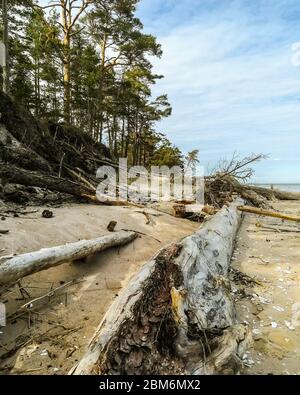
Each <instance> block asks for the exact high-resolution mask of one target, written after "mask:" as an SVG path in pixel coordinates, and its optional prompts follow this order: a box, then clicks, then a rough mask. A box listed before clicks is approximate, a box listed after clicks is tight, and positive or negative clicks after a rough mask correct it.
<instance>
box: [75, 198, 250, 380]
mask: <svg viewBox="0 0 300 395" xmlns="http://www.w3.org/2000/svg"><path fill="white" fill-rule="evenodd" d="M241 203H242V201H241V200H239V201H237V202H235V203H233V204H232V205H231V206H230V207H224V208H223V209H222V210H221V211H220V212H219V213H218V214H216V215H215V216H213V217H211V219H210V220H209V221H207V222H206V223H205V225H203V227H202V228H200V229H199V230H198V231H197V232H196V233H195V234H193V235H192V236H189V237H187V238H185V239H184V240H182V241H181V242H178V243H175V244H171V245H169V246H168V247H166V248H164V249H162V250H161V251H160V252H159V253H158V254H157V255H156V256H155V257H154V258H153V259H151V260H150V261H149V262H147V263H146V264H145V265H144V266H143V267H142V269H141V270H140V272H139V273H138V274H137V275H136V277H135V278H134V279H133V280H132V281H131V283H130V284H129V286H128V287H127V288H126V289H125V290H123V291H122V293H121V294H120V295H119V297H118V298H117V299H116V300H115V301H114V303H113V304H112V306H111V307H110V309H109V310H108V312H107V313H106V315H105V317H104V318H103V320H102V322H101V324H100V326H99V327H98V329H97V331H96V333H95V335H94V337H93V339H92V340H91V342H90V344H89V347H88V351H87V353H86V355H85V356H84V357H83V358H82V360H81V361H80V362H79V364H78V365H77V366H76V367H74V369H73V370H72V371H71V372H70V373H71V374H77V375H82V374H135V375H136V374H168V373H169V374H184V373H187V374H200V373H204V374H226V373H234V372H236V371H237V369H238V368H239V366H240V365H241V357H242V355H243V354H244V351H245V349H246V348H247V347H248V345H249V331H248V329H247V327H245V326H244V325H239V324H237V322H236V318H235V310H234V304H233V300H232V293H231V289H230V281H229V278H228V273H229V265H230V261H231V255H232V251H233V246H234V240H235V236H236V232H237V230H238V227H239V224H240V219H241V216H242V214H241V213H239V212H238V210H237V207H238V205H240V204H241Z"/></svg>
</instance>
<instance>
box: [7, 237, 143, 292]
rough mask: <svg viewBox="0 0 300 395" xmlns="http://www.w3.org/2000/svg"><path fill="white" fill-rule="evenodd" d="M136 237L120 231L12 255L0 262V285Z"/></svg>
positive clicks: (121, 243) (127, 241)
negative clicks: (96, 237) (92, 238)
mask: <svg viewBox="0 0 300 395" xmlns="http://www.w3.org/2000/svg"><path fill="white" fill-rule="evenodd" d="M136 237H137V233H135V232H126V231H120V232H115V233H110V234H109V235H105V236H102V237H99V238H98V239H94V240H82V241H78V242H76V243H70V244H66V245H63V246H59V247H52V248H45V249H42V250H40V251H35V252H31V253H27V254H23V255H19V256H16V257H12V258H11V259H8V260H7V261H5V262H3V263H1V264H0V286H1V285H3V284H8V283H11V282H14V281H16V280H18V279H20V278H22V277H25V276H29V275H30V274H33V273H36V272H39V271H42V270H46V269H49V268H50V267H54V266H58V265H61V264H63V263H65V262H72V261H76V260H79V259H82V258H85V257H87V256H89V255H92V254H96V253H99V252H101V251H104V250H106V249H108V248H111V247H115V246H121V245H125V244H127V243H129V242H130V241H132V240H134V239H135V238H136Z"/></svg>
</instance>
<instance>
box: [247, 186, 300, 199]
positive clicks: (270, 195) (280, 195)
mask: <svg viewBox="0 0 300 395" xmlns="http://www.w3.org/2000/svg"><path fill="white" fill-rule="evenodd" d="M247 188H248V189H250V190H252V191H254V192H256V193H258V194H259V195H262V196H264V197H265V198H267V199H268V200H275V199H278V200H300V193H297V192H287V191H280V190H279V189H268V188H263V187H258V186H249V185H247Z"/></svg>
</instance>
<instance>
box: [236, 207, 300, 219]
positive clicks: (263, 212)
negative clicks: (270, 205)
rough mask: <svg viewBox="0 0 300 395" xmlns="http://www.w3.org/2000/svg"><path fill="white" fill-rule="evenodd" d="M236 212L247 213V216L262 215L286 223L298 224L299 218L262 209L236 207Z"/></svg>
mask: <svg viewBox="0 0 300 395" xmlns="http://www.w3.org/2000/svg"><path fill="white" fill-rule="evenodd" d="M238 210H240V211H243V212H244V213H249V214H256V215H262V216H265V217H273V218H279V219H284V220H287V221H293V222H300V217H296V216H294V215H288V214H283V213H278V212H275V211H268V210H263V209H259V208H256V207H249V206H240V207H238Z"/></svg>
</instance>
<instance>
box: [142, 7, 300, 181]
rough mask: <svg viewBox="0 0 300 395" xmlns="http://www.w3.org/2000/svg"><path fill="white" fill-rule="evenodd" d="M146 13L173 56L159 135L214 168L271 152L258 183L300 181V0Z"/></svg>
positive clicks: (157, 66)
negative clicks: (169, 110) (169, 109)
mask: <svg viewBox="0 0 300 395" xmlns="http://www.w3.org/2000/svg"><path fill="white" fill-rule="evenodd" d="M138 16H139V17H140V18H141V20H142V22H143V24H144V28H145V32H147V33H151V34H154V35H155V36H156V37H157V38H158V42H160V43H161V45H162V49H163V51H164V54H163V56H162V58H161V59H152V62H153V63H154V71H155V72H156V73H158V74H163V75H164V76H165V78H164V79H163V80H160V81H159V82H158V83H157V84H156V86H155V87H154V95H156V96H158V95H160V94H162V93H167V94H168V96H169V99H170V102H171V104H172V106H173V114H172V116H171V117H170V118H168V119H166V120H163V121H162V122H160V123H159V124H158V129H159V131H161V132H164V133H165V134H166V135H167V136H168V138H169V139H170V140H171V141H172V142H173V143H174V144H176V145H178V146H179V147H180V149H181V150H182V151H183V152H184V153H187V152H188V151H191V150H193V149H199V151H200V156H199V158H200V161H201V164H202V165H203V166H204V167H205V168H206V169H210V168H213V167H214V166H215V164H216V163H217V162H218V161H219V160H220V159H222V158H230V157H231V156H232V154H233V152H235V151H237V152H238V153H239V154H240V155H241V156H246V155H249V154H251V153H263V154H267V155H269V159H268V160H266V161H263V162H261V163H259V164H258V165H256V166H255V170H256V175H255V179H254V180H253V181H255V182H260V183H300V2H299V0H284V1H283V0H252V1H249V0H141V2H140V5H139V7H138ZM297 43H298V44H297Z"/></svg>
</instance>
